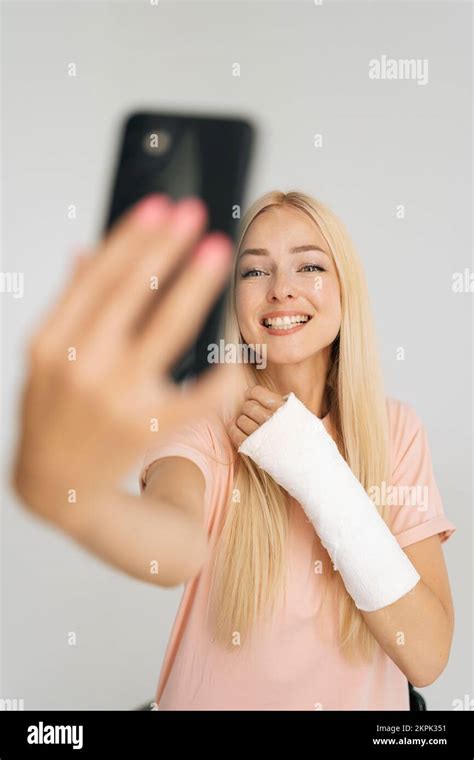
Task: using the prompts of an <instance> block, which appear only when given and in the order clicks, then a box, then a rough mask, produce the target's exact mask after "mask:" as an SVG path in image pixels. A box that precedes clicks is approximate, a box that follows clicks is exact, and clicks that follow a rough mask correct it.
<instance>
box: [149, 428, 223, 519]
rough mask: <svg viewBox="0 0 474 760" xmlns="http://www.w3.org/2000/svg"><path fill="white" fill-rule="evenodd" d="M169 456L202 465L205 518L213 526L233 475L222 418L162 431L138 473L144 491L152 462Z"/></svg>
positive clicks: (198, 465) (200, 467)
mask: <svg viewBox="0 0 474 760" xmlns="http://www.w3.org/2000/svg"><path fill="white" fill-rule="evenodd" d="M165 457H183V458H185V459H189V460H190V461H191V462H194V464H195V465H196V466H197V467H199V469H200V470H201V472H202V474H203V477H204V481H205V492H204V519H205V523H206V526H207V529H208V530H209V529H210V527H211V526H212V523H213V513H214V512H215V509H216V507H217V505H218V504H220V502H222V501H223V500H224V499H225V495H226V491H227V489H228V488H229V482H230V478H231V475H232V450H231V448H229V439H228V437H227V435H226V433H225V430H224V428H223V425H222V421H221V420H220V419H219V418H217V417H209V418H207V417H206V418H204V417H200V418H197V419H195V420H192V421H191V422H189V423H187V424H184V425H180V426H179V427H178V428H176V429H175V430H173V431H171V432H170V433H167V434H163V435H161V434H160V438H159V440H158V441H157V443H156V444H154V445H152V446H150V447H149V448H148V449H146V451H145V453H144V456H143V460H142V465H141V469H140V473H139V476H138V481H139V486H140V493H143V492H144V491H145V489H146V483H147V476H148V472H149V469H150V467H151V465H152V464H153V463H154V462H156V461H157V460H158V459H164V458H165Z"/></svg>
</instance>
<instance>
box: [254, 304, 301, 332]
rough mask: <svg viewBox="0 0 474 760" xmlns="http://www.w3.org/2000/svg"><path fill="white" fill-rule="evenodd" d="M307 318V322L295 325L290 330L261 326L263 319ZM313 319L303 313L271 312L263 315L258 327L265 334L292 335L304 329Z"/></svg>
mask: <svg viewBox="0 0 474 760" xmlns="http://www.w3.org/2000/svg"><path fill="white" fill-rule="evenodd" d="M298 315H299V316H308V317H309V319H308V321H307V322H301V323H300V324H298V325H295V326H294V327H292V328H291V329H288V328H286V329H282V328H281V327H266V326H265V325H264V324H263V320H264V319H270V317H296V316H298ZM312 318H313V315H312V314H308V313H307V312H304V311H294V310H293V311H271V312H269V313H268V314H265V315H264V316H263V317H262V319H261V320H260V326H261V327H262V328H263V329H264V330H265V332H267V333H270V335H292V334H293V333H294V332H296V331H297V330H302V329H303V327H305V326H306V325H307V324H309V322H311V319H312Z"/></svg>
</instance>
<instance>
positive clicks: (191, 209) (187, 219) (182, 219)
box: [170, 196, 206, 232]
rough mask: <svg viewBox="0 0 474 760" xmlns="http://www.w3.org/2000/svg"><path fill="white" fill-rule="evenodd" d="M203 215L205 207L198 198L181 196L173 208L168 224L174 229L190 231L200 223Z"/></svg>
mask: <svg viewBox="0 0 474 760" xmlns="http://www.w3.org/2000/svg"><path fill="white" fill-rule="evenodd" d="M205 215H206V209H205V206H204V203H203V202H202V201H201V199H200V198H198V197H196V196H190V197H189V198H182V199H181V200H180V201H179V202H178V203H177V205H176V206H175V207H174V209H173V213H172V214H171V218H170V224H171V226H172V227H173V228H175V229H176V228H177V229H179V230H182V231H183V232H191V231H192V230H194V229H196V228H198V227H199V226H200V225H201V224H202V222H203V221H204V217H205Z"/></svg>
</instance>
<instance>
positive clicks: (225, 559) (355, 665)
mask: <svg viewBox="0 0 474 760" xmlns="http://www.w3.org/2000/svg"><path fill="white" fill-rule="evenodd" d="M204 223H205V211H203V208H202V204H201V205H200V204H199V203H198V202H196V201H194V202H193V201H183V202H181V203H180V204H177V205H176V206H174V205H173V204H171V203H170V202H169V199H166V198H158V199H156V198H155V199H150V200H149V201H148V202H147V201H145V202H144V203H143V204H139V207H138V209H137V210H134V211H132V212H131V213H130V214H128V215H127V216H126V217H125V218H124V220H123V221H122V222H121V223H120V224H119V225H117V227H116V229H115V230H114V231H113V232H112V234H111V235H110V236H109V237H108V238H107V239H106V240H105V241H104V242H103V244H102V245H101V246H100V247H99V250H98V252H97V255H93V256H90V257H88V258H87V259H86V260H85V261H83V263H82V264H81V265H80V266H79V268H78V270H77V271H76V274H75V276H74V277H73V280H72V282H71V283H70V285H69V287H68V289H67V290H66V292H65V294H64V295H63V297H62V299H61V300H60V302H59V303H58V305H57V306H56V308H55V309H54V310H53V312H52V313H51V315H50V317H49V319H48V320H47V321H46V323H45V324H44V326H43V327H42V328H41V330H40V331H39V333H38V334H37V335H36V336H35V338H34V339H33V341H32V343H31V351H30V356H31V368H30V375H29V378H28V382H27V386H26V389H25V394H24V405H23V428H22V435H21V440H20V445H19V449H18V453H17V458H16V463H15V466H14V477H13V484H14V486H15V488H16V491H17V493H18V494H19V496H20V497H21V499H22V500H23V502H24V503H25V504H27V505H28V506H29V507H30V508H31V509H32V510H33V511H34V512H35V513H36V514H39V515H41V516H42V517H44V518H46V519H48V520H50V521H51V522H53V523H54V524H56V525H58V526H59V527H61V528H62V529H63V530H65V531H66V532H67V533H69V534H70V535H71V536H72V537H73V538H75V539H76V540H77V541H79V542H81V543H82V544H83V545H84V546H86V547H87V548H88V549H90V550H91V551H93V552H94V553H95V554H96V555H98V556H101V557H102V558H103V559H105V560H106V561H107V562H109V563H111V564H113V565H114V566H116V567H118V568H120V569H122V570H124V571H125V572H127V573H128V574H130V575H133V576H134V577H137V578H139V579H141V580H145V581H147V582H151V583H155V584H157V585H160V586H175V585H178V584H179V583H182V582H186V587H185V592H184V596H183V599H182V602H181V606H180V609H179V612H178V615H177V618H176V621H175V624H174V627H173V631H172V635H171V639H170V642H169V645H168V649H167V652H166V656H165V661H164V663H163V668H162V672H161V676H160V682H159V684H158V691H157V695H156V702H157V706H158V708H159V709H257V710H258V709H269V710H278V709H291V710H293V709H294V710H315V709H316V710H319V709H323V710H331V709H336V710H345V709H402V710H406V709H408V689H407V678H408V679H409V680H410V681H411V682H412V683H413V684H414V685H418V686H422V685H426V684H428V683H431V682H432V681H433V680H435V678H436V677H437V676H438V675H439V673H440V672H441V671H442V670H443V668H444V667H445V665H446V662H447V660H448V656H449V649H450V645H451V639H452V631H453V612H452V602H451V595H450V589H449V583H448V579H447V573H446V567H445V564H444V559H443V554H442V550H441V547H440V539H441V540H446V539H447V538H448V537H449V536H450V535H451V534H452V533H453V532H454V530H455V526H454V525H453V524H452V523H450V522H449V521H448V520H447V519H446V517H445V515H444V512H443V507H442V503H441V499H440V496H439V493H438V490H437V488H436V483H435V481H434V478H433V473H432V467H431V459H430V453H429V448H428V443H427V440H426V433H425V430H424V428H423V425H422V423H421V421H420V420H419V418H418V417H417V415H416V413H415V412H414V410H413V409H411V408H410V407H409V406H407V405H406V404H403V403H402V402H399V401H396V400H394V399H385V398H384V396H383V391H382V387H381V380H380V373H379V371H378V367H377V360H376V351H375V344H374V337H373V334H372V332H371V328H370V318H369V313H368V305H367V295H366V291H365V286H364V279H363V275H362V272H361V269H360V267H359V264H358V262H357V258H356V255H355V253H354V251H353V249H352V247H351V244H350V241H349V239H348V237H347V235H346V234H345V232H344V229H343V227H342V225H341V224H340V222H339V221H338V220H337V219H336V218H335V217H334V215H333V214H332V213H331V212H330V211H329V210H328V209H327V208H325V207H324V206H323V205H322V204H320V203H317V202H316V201H314V200H312V199H311V198H309V197H308V196H305V195H303V194H299V193H289V194H287V195H284V194H281V193H271V194H269V195H267V196H265V197H264V198H262V199H261V200H260V201H257V202H256V203H255V204H254V205H253V206H252V208H251V209H250V210H249V212H248V214H247V216H246V219H245V220H244V221H243V225H242V235H241V239H240V240H239V242H238V247H237V256H236V257H235V272H234V276H233V278H232V281H233V287H232V291H231V293H230V297H229V302H228V309H227V318H226V339H227V341H228V342H244V341H245V342H246V343H253V344H257V345H260V346H261V347H265V348H266V367H265V368H264V369H262V368H260V369H257V364H255V366H252V365H248V366H243V365H242V366H241V367H240V369H241V370H242V372H241V377H240V385H237V387H236V386H235V385H232V386H226V385H225V382H223V381H226V379H229V378H230V379H231V380H233V375H234V374H235V372H234V373H232V377H230V375H229V370H230V369H231V368H228V367H225V366H224V367H222V368H220V369H219V370H217V371H213V372H212V373H210V375H209V377H207V378H204V379H203V380H201V381H199V382H198V383H197V385H196V387H194V388H191V389H188V392H187V393H186V394H182V393H179V391H178V390H177V389H176V388H175V387H173V386H172V384H171V383H170V382H169V380H168V379H167V371H168V370H169V368H170V367H171V366H172V365H173V362H174V361H176V360H177V358H179V356H180V355H181V354H182V351H183V348H184V347H185V346H186V345H187V343H189V341H190V340H191V338H192V336H193V335H194V334H195V332H196V329H197V326H198V325H199V323H200V322H201V321H202V320H203V318H204V316H205V313H206V310H207V309H208V308H209V304H210V303H211V301H212V299H213V297H214V296H215V293H217V292H218V289H219V287H220V286H221V284H222V282H223V280H224V277H225V274H226V272H227V271H228V260H229V245H228V241H226V240H224V239H223V236H216V235H212V234H211V235H210V236H207V237H206V238H204V240H201V241H200V242H199V240H200V236H201V235H202V231H203V228H204ZM301 247H304V248H305V249H306V250H301ZM263 248H265V249H266V251H267V253H262V251H260V252H257V251H256V250H255V249H263ZM294 248H299V249H300V250H299V251H293V249H294ZM193 249H195V255H194V256H193V259H192V261H191V263H190V266H189V267H185V268H184V269H183V271H182V272H181V273H179V274H178V276H177V280H176V281H175V282H173V283H171V284H169V283H168V288H167V289H165V292H164V293H162V294H160V297H159V299H158V306H157V305H156V301H155V300H152V295H151V294H150V292H149V291H148V292H146V289H145V288H144V282H146V281H147V278H149V277H150V276H151V275H155V274H158V279H159V282H160V283H165V285H166V283H167V281H169V280H170V276H171V274H172V273H173V271H175V272H176V271H178V268H179V267H180V265H182V262H183V261H184V256H185V255H186V253H187V252H189V250H193ZM157 251H160V253H163V255H162V256H161V255H160V256H159V257H158V256H157ZM165 254H166V255H165ZM157 270H158V271H157ZM210 270H211V271H212V273H213V276H212V278H211V277H209V271H210ZM154 295H156V294H153V296H154ZM149 307H150V308H149ZM284 311H290V312H293V313H294V312H296V313H297V314H298V315H301V317H302V318H303V320H304V319H305V318H306V317H310V319H309V320H308V321H306V322H305V323H304V324H302V325H300V326H298V327H291V326H288V327H285V326H284V325H283V324H282V325H279V324H278V323H277V324H276V325H275V324H273V326H272V323H271V321H270V322H268V320H271V319H272V313H273V312H276V313H282V312H284ZM145 314H146V315H147V317H146V318H145ZM179 314H183V318H182V319H179V318H178V317H177V315H179ZM264 319H265V320H267V321H266V323H264V322H263V321H262V320H264ZM170 325H172V329H170ZM132 326H133V329H131V328H132ZM71 349H73V350H72V351H71ZM157 349H158V350H157ZM262 351H263V348H262ZM71 357H72V360H71ZM234 369H235V368H234ZM288 394H290V398H292V399H298V403H301V405H302V407H301V408H304V409H305V410H306V413H307V414H308V415H310V414H311V415H313V417H312V419H314V420H319V421H320V420H321V419H322V424H323V425H324V430H325V431H326V432H327V436H328V439H329V438H330V439H331V440H333V441H334V442H335V444H337V447H338V454H337V456H338V457H339V458H340V460H341V461H345V460H344V459H343V458H345V459H346V460H347V462H348V463H349V464H350V470H351V473H353V476H352V477H354V479H357V478H358V480H359V481H360V482H359V486H361V484H362V486H363V489H362V490H364V489H371V488H374V487H375V486H379V491H375V494H376V495H377V494H382V496H381V497H378V498H377V499H376V504H377V507H380V512H381V515H380V516H379V515H377V520H378V522H377V528H380V526H381V525H382V524H383V526H384V529H386V530H388V528H387V526H386V523H385V522H384V520H387V522H389V524H390V531H392V533H393V534H394V535H395V536H396V539H397V541H398V544H399V547H400V548H401V547H407V548H406V552H401V551H400V554H402V555H403V558H404V561H405V562H407V563H408V562H409V561H410V568H411V570H412V572H413V573H414V574H415V575H416V579H417V581H418V579H419V581H418V582H417V583H416V585H415V584H414V585H413V589H411V590H410V591H409V593H406V594H404V595H403V596H402V597H401V598H399V599H397V600H396V601H394V602H393V603H391V604H389V605H385V606H383V607H381V608H379V609H376V610H375V611H363V610H362V609H361V606H364V605H360V600H359V598H358V597H357V594H355V597H356V601H357V605H356V604H355V602H354V599H353V598H352V597H351V595H350V594H349V593H348V591H347V590H346V587H345V584H347V585H348V586H349V587H350V588H352V585H351V582H350V581H351V579H350V578H349V577H348V576H347V574H346V577H345V583H343V582H342V580H341V577H340V574H339V573H338V572H337V571H336V569H334V568H333V569H331V562H330V561H328V560H329V559H330V555H329V556H328V552H327V551H326V549H325V546H323V544H322V542H321V540H320V537H319V535H318V532H317V530H316V529H315V526H314V525H313V524H312V523H311V521H310V520H308V519H307V516H306V515H305V513H304V511H303V506H304V507H305V508H306V505H303V504H299V503H298V501H297V500H295V498H293V497H291V496H290V491H289V490H285V489H284V488H283V487H282V486H281V484H279V483H278V479H277V474H276V473H275V478H273V477H271V476H270V475H269V474H268V473H266V472H265V470H264V469H262V468H261V467H259V466H258V464H257V463H256V462H255V461H253V459H252V458H251V457H249V456H246V455H244V454H242V453H241V452H238V451H237V448H239V449H241V448H242V446H245V445H249V442H251V441H252V440H254V439H253V438H252V436H255V435H258V433H259V431H262V430H264V429H266V428H265V426H266V425H269V424H271V423H272V422H274V421H275V420H277V415H280V419H281V413H282V410H283V411H284V410H286V409H288V406H287V401H289V400H290V399H288V398H287V397H288ZM291 394H293V396H291ZM156 423H159V425H158V427H159V430H160V437H159V441H158V443H157V444H153V445H149V444H150V442H151V440H153V439H154V437H156V433H154V432H153V431H154V430H156V428H157V425H156ZM275 443H276V441H275ZM81 444H82V445H81ZM147 445H149V448H148V450H147V453H146V457H145V461H144V462H143V469H142V472H141V478H140V482H141V489H142V494H141V497H135V496H133V495H131V494H128V493H124V492H123V491H122V490H121V489H120V488H119V479H120V477H121V476H123V474H124V473H125V472H126V471H127V467H129V466H130V464H131V463H132V462H133V461H134V457H136V455H137V453H138V452H139V451H140V449H141V450H143V449H144V448H145V447H146V446H147ZM298 445H299V444H298V441H297V440H296V439H294V446H295V447H296V448H297V447H298ZM104 451H106V452H107V456H104V454H103V452H104ZM292 453H293V452H292V451H289V455H291V454H292ZM339 464H340V462H339ZM346 466H347V464H346ZM269 469H271V467H269ZM314 469H315V468H314ZM348 469H349V468H348ZM318 476H321V472H320V473H319V475H318ZM387 485H389V486H390V487H395V488H397V487H399V488H400V490H402V489H406V488H407V487H415V486H416V487H418V486H421V487H422V488H426V489H427V493H428V496H429V498H428V499H427V500H426V499H425V500H424V501H422V502H419V503H418V502H415V504H414V505H406V504H403V503H401V504H400V503H398V504H396V505H395V506H393V503H394V502H393V498H392V502H391V506H390V507H389V508H388V509H387V506H386V505H384V501H385V500H386V493H387ZM336 486H337V482H336V481H334V487H336ZM295 493H297V490H296V491H295ZM364 493H365V491H364ZM397 493H398V492H396V494H397ZM422 493H424V491H423V490H422ZM399 501H400V499H399ZM373 511H374V510H372V512H371V514H373ZM310 514H311V513H310ZM382 514H383V517H384V520H383V519H382ZM392 538H393V536H392ZM399 560H400V557H399V556H398V555H397V562H398V561H399ZM400 561H401V560H400ZM397 567H398V565H397ZM400 567H401V565H400ZM341 572H342V571H341ZM282 591H283V592H284V593H283V594H282V593H281V592H282ZM382 592H384V588H382ZM282 597H283V598H282ZM428 632H429V633H428Z"/></svg>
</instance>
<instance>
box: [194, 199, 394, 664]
mask: <svg viewBox="0 0 474 760" xmlns="http://www.w3.org/2000/svg"><path fill="white" fill-rule="evenodd" d="M283 206H286V207H290V208H295V209H299V210H300V211H302V212H304V213H305V214H307V215H308V216H309V218H310V219H311V220H312V221H313V222H314V224H315V225H316V226H317V228H318V229H319V231H320V232H321V234H322V235H323V237H324V239H325V240H326V242H327V244H328V246H329V249H330V251H331V253H332V256H333V259H334V262H335V267H336V270H337V274H338V277H339V285H340V293H341V327H340V331H339V334H338V336H337V337H336V339H335V340H334V342H333V344H332V346H331V357H330V362H329V368H328V372H327V377H326V385H325V391H324V399H323V407H324V410H325V411H324V413H327V412H328V411H329V412H330V417H331V422H332V429H333V435H334V438H335V440H336V443H337V445H338V447H339V451H340V452H341V454H342V456H343V457H344V458H345V460H346V461H347V463H348V464H349V466H350V467H351V469H352V471H353V473H354V475H355V476H356V477H357V478H358V479H359V480H360V482H361V483H362V485H363V486H364V488H365V489H366V491H367V490H368V489H369V488H370V487H372V486H374V485H375V484H380V483H381V482H382V481H386V482H387V481H388V474H389V473H388V468H389V447H388V423H387V411H386V402H385V395H384V391H383V380H382V373H381V369H380V366H379V358H378V350H377V346H376V335H375V330H374V325H373V320H372V316H371V312H370V307H369V296H368V291H367V285H366V281H365V276H364V272H363V269H362V266H361V263H360V261H359V259H358V256H357V254H356V252H355V249H354V247H353V244H352V242H351V240H350V238H349V235H348V233H347V231H346V229H345V227H344V225H343V224H342V222H341V221H340V220H339V219H338V217H337V216H336V215H335V214H334V213H333V212H332V211H331V210H330V209H329V208H328V207H327V206H325V205H324V204H323V203H321V202H320V201H319V200H316V199H314V198H312V197H310V196H308V195H306V194H305V193H300V192H288V193H283V192H280V191H272V192H269V193H267V194H265V195H264V196H262V197H261V198H259V199H258V200H256V201H255V202H254V203H253V204H252V205H251V206H250V208H249V209H248V211H247V213H246V214H245V215H244V217H243V219H242V220H241V223H240V227H239V234H238V238H237V244H236V255H235V267H234V272H233V275H232V278H231V285H230V288H229V293H228V296H227V301H226V306H225V311H224V319H223V324H222V327H223V334H224V340H225V342H226V344H228V343H232V344H235V345H241V344H242V343H243V342H244V341H243V338H242V336H241V333H240V329H239V325H238V322H237V316H236V308H235V281H236V271H237V268H236V265H237V258H238V254H239V252H240V249H241V245H242V241H243V238H244V235H245V233H246V231H247V229H248V227H249V226H250V224H251V223H252V222H253V220H254V219H255V218H256V216H257V215H258V214H260V213H262V212H264V211H265V210H266V209H268V208H270V207H277V208H278V207H283ZM241 369H242V372H243V377H244V378H245V384H246V385H256V384H264V385H267V386H268V387H271V386H270V384H269V381H268V380H267V379H266V378H265V373H264V372H262V371H261V370H257V369H256V367H255V366H254V364H251V363H248V364H246V365H245V366H242V368H241ZM241 403H242V399H241V398H240V399H237V398H236V399H235V403H234V404H233V405H231V407H230V408H229V409H228V410H227V413H226V414H227V416H226V420H225V421H226V424H227V421H228V419H229V417H230V416H235V415H236V414H237V411H238V409H239V408H240V405H241ZM233 494H238V495H239V501H238V503H236V504H235V503H233V502H232V501H231V500H230V499H229V503H228V504H227V505H226V510H225V512H224V514H223V522H222V528H221V533H220V535H219V541H218V545H217V547H216V553H215V557H214V560H215V561H214V566H213V576H212V585H211V595H210V603H209V608H208V609H210V610H211V611H212V615H213V628H214V638H215V640H217V641H218V642H219V643H221V644H222V645H224V646H225V647H226V648H227V647H228V648H229V649H232V650H233V651H236V650H238V649H239V648H240V647H238V646H233V637H234V638H235V633H236V632H238V634H239V637H240V641H242V639H247V638H250V637H251V635H252V629H253V625H254V623H255V622H256V621H257V619H259V618H260V617H261V616H265V617H267V618H268V617H269V616H271V615H272V613H273V611H274V609H275V605H276V604H277V602H278V600H279V599H280V598H281V592H282V591H284V588H285V570H286V562H285V552H286V540H287V531H288V519H289V512H288V510H289V508H290V507H289V499H288V494H287V493H286V491H284V489H282V488H281V486H279V485H278V483H276V482H275V481H274V480H273V479H272V478H271V477H270V476H269V475H268V474H267V473H266V472H264V471H263V470H261V469H259V468H258V467H257V465H256V464H255V463H254V462H253V461H252V460H251V459H250V458H249V457H246V456H245V455H243V454H238V453H237V452H236V469H235V479H234V484H233ZM377 508H378V509H379V512H380V514H381V516H382V518H383V519H384V520H385V521H386V520H387V516H388V510H387V506H386V504H381V505H378V506H377ZM326 564H327V565H330V563H326ZM329 587H331V588H332V589H333V590H334V592H335V593H336V594H337V599H338V610H339V631H338V635H339V646H340V648H341V651H342V652H343V653H344V654H345V655H346V657H347V658H349V659H350V660H352V661H354V660H355V659H358V658H359V657H361V656H362V658H365V659H366V660H370V659H371V658H372V657H373V655H374V652H375V639H374V638H373V636H372V634H371V632H370V630H369V628H368V627H367V625H366V623H365V621H364V619H363V617H362V615H361V613H360V611H359V610H358V609H357V607H356V606H355V604H354V601H353V599H352V597H351V596H350V595H349V594H348V592H347V591H346V589H345V586H344V584H343V582H342V578H341V576H340V574H339V572H337V571H335V570H334V569H333V568H332V566H331V569H330V570H329V575H327V577H326V591H327V590H328V588H329ZM315 625H317V622H316V620H315Z"/></svg>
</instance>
